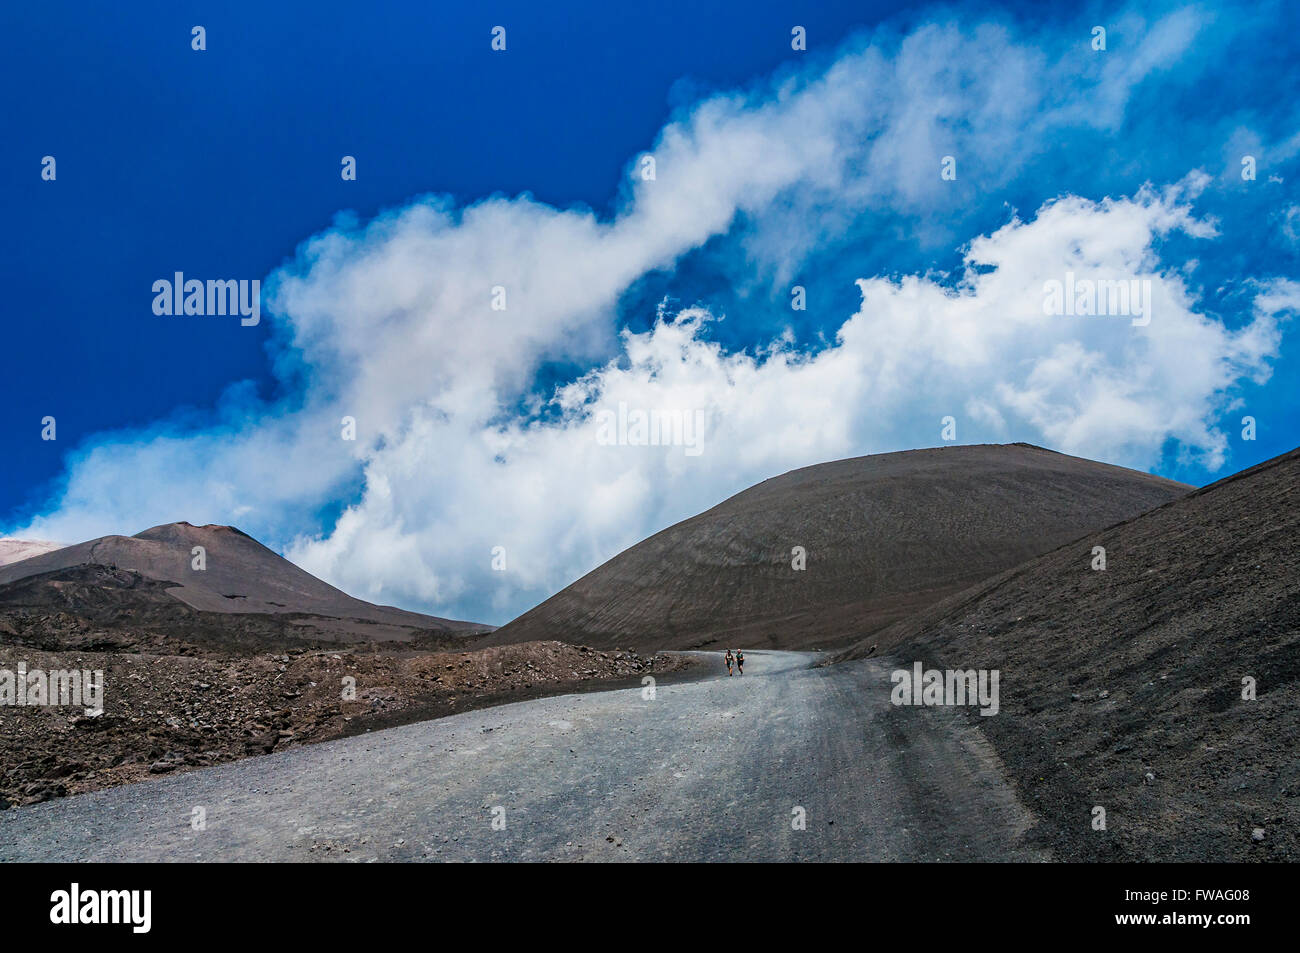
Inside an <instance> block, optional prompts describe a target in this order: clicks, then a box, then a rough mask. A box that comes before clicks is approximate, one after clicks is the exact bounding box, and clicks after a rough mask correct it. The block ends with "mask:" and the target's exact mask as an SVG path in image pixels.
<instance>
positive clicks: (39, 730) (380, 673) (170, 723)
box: [0, 642, 682, 809]
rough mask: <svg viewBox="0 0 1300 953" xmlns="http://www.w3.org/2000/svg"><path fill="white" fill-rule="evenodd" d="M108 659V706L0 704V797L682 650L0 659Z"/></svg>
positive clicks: (227, 752) (663, 660)
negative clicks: (89, 711)
mask: <svg viewBox="0 0 1300 953" xmlns="http://www.w3.org/2000/svg"><path fill="white" fill-rule="evenodd" d="M19 663H23V664H24V665H25V667H26V669H27V670H28V671H29V672H31V671H32V670H36V669H41V670H44V671H50V670H56V669H65V670H72V669H75V670H89V671H96V670H98V671H102V672H103V673H104V675H103V678H104V685H105V689H104V712H103V714H101V715H99V716H97V717H91V716H88V715H86V714H85V713H84V712H83V710H82V709H80V708H68V707H22V708H19V707H0V809H3V808H7V807H10V806H12V805H20V804H28V803H35V802H38V801H44V800H48V799H49V798H52V797H60V796H63V795H66V794H75V793H78V792H81V791H91V790H96V789H98V788H103V787H110V786H113V785H116V784H125V783H129V782H132V781H139V780H143V779H146V778H149V777H151V776H153V775H158V774H166V773H170V772H172V771H177V770H185V769H187V768H193V767H198V766H202V765H210V764H220V763H222V762H225V761H233V760H236V759H238V758H243V757H247V756H250V755H259V754H264V753H268V752H271V751H279V750H283V749H285V748H287V747H291V746H293V745H301V744H308V743H311V742H315V741H323V740H326V739H329V738H338V737H343V736H347V735H352V734H358V733H361V732H366V731H371V730H374V729H377V728H388V727H392V726H394V725H400V724H406V723H409V722H413V721H421V720H424V719H427V718H436V717H439V716H442V715H447V714H451V713H454V712H458V711H467V710H470V709H475V708H483V707H488V706H491V705H495V704H500V703H504V702H510V701H518V700H521V699H526V698H535V697H539V696H541V695H547V694H559V693H565V692H575V691H585V690H588V689H590V688H591V687H592V686H593V685H594V684H598V685H599V686H601V687H611V685H619V684H623V682H624V681H629V680H630V683H631V684H637V685H639V684H640V679H641V678H642V677H643V676H645V675H647V674H654V675H656V676H659V675H663V674H665V673H669V672H673V671H675V670H677V669H679V668H680V667H681V666H682V662H681V660H680V659H679V658H677V657H668V656H653V657H646V656H641V655H637V654H635V653H632V652H612V651H611V652H602V651H597V650H593V649H587V648H585V647H581V646H572V645H562V644H560V643H558V642H535V643H528V644H524V645H513V646H508V647H504V648H494V649H484V650H480V651H476V652H422V651H412V650H410V649H403V650H401V651H393V650H392V649H391V648H382V647H375V650H374V651H359V650H355V649H349V650H338V649H323V650H320V649H318V650H307V649H302V648H292V649H289V650H287V651H285V652H284V653H279V654H277V653H263V654H258V655H253V656H249V655H246V654H238V655H234V654H228V655H224V656H223V655H219V654H217V653H212V652H201V653H200V652H195V653H194V654H190V655H159V654H153V653H126V652H91V651H77V650H73V651H60V652H48V651H40V650H34V649H32V648H30V647H26V646H23V645H15V644H12V643H7V644H0V670H3V669H7V670H10V671H16V670H17V668H18V665H19Z"/></svg>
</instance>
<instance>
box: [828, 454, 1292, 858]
mask: <svg viewBox="0 0 1300 953" xmlns="http://www.w3.org/2000/svg"><path fill="white" fill-rule="evenodd" d="M1298 500H1300V450H1293V451H1291V452H1290V453H1287V454H1283V455H1282V456H1280V457H1276V458H1275V459H1273V460H1269V461H1267V462H1265V463H1262V464H1260V465H1259V466H1256V467H1252V468H1250V469H1248V470H1244V471H1242V472H1241V473H1238V474H1236V475H1234V476H1231V477H1228V478H1227V479H1224V480H1220V481H1219V482H1217V483H1214V484H1211V485H1210V486H1207V487H1205V488H1203V489H1200V490H1197V491H1195V492H1194V493H1191V494H1189V495H1188V496H1185V497H1183V498H1182V499H1179V500H1175V501H1173V502H1171V503H1169V504H1167V505H1165V506H1162V507H1159V508H1158V509H1155V510H1153V511H1151V512H1149V513H1145V514H1143V515H1141V516H1138V517H1136V518H1134V519H1131V520H1128V521H1126V522H1123V523H1120V524H1119V525H1115V526H1111V527H1108V528H1106V529H1103V530H1100V531H1098V532H1094V533H1091V534H1090V535H1088V536H1086V537H1084V538H1082V539H1079V540H1075V541H1074V542H1072V543H1070V544H1068V545H1066V546H1062V547H1061V548H1059V549H1057V550H1055V551H1053V552H1051V553H1047V554H1045V555H1043V556H1040V557H1038V558H1036V559H1033V560H1030V561H1028V562H1026V563H1024V564H1023V565H1020V566H1017V567H1015V568H1014V569H1012V570H1011V571H1009V572H1006V573H1003V574H1000V575H998V576H996V577H994V578H992V579H989V580H986V581H985V582H983V583H980V584H979V585H977V586H975V587H973V588H972V589H969V590H967V591H966V592H963V593H961V594H960V595H958V596H956V597H955V598H952V599H950V600H948V601H947V602H946V603H945V604H943V605H940V606H936V607H933V608H932V609H931V610H929V611H927V612H922V613H919V614H917V615H916V616H914V617H912V618H910V619H907V620H905V621H903V622H900V623H899V624H897V625H895V626H893V627H891V628H890V629H888V630H886V631H883V632H880V633H878V634H876V635H875V636H873V637H872V638H871V639H869V640H868V642H871V643H875V644H876V649H877V653H885V654H887V655H888V656H890V657H891V658H892V659H893V660H895V661H896V662H897V663H898V664H899V665H900V666H902V667H907V666H908V665H910V664H912V662H913V660H919V661H923V662H925V663H926V664H927V666H928V665H929V664H930V663H933V664H934V665H935V666H936V667H939V668H952V669H961V670H968V669H988V670H994V669H996V670H998V671H999V672H1000V673H1001V674H1000V682H1001V687H1000V694H1001V711H1000V713H999V714H998V715H997V716H995V717H986V718H984V717H978V716H976V717H975V718H974V721H976V722H977V723H978V725H979V728H980V729H981V730H982V731H983V732H984V734H985V735H986V736H987V737H988V738H989V739H990V741H992V743H993V745H994V747H995V748H996V749H997V752H998V754H999V755H1000V756H1001V759H1002V761H1003V762H1004V763H1005V764H1006V765H1007V767H1008V769H1009V770H1010V771H1011V773H1012V776H1013V777H1014V778H1015V780H1016V783H1017V785H1018V786H1019V787H1020V789H1021V791H1022V794H1023V795H1024V798H1025V800H1026V803H1028V804H1030V806H1031V807H1034V808H1035V810H1036V811H1037V812H1038V813H1040V814H1041V816H1042V817H1043V819H1044V820H1043V827H1042V830H1041V831H1040V832H1039V836H1040V837H1041V839H1042V840H1043V841H1044V842H1045V843H1046V844H1048V845H1049V846H1053V847H1055V848H1057V849H1058V850H1059V852H1060V854H1061V855H1062V856H1071V857H1077V858H1080V859H1106V860H1147V861H1153V860H1160V861H1173V860H1177V861H1196V862H1201V861H1223V860H1261V859H1269V860H1300V759H1297V758H1296V756H1295V746H1296V739H1297V738H1300V542H1297V541H1298V540H1300V506H1297V501H1298ZM1094 547H1103V548H1104V549H1105V555H1106V568H1105V570H1104V571H1103V570H1100V569H1094V568H1092V567H1093V563H1094V558H1095V557H1094V555H1093V551H1094ZM868 654H872V651H871V645H869V644H867V642H864V643H860V644H859V645H857V646H855V647H854V648H853V649H852V650H850V651H848V652H846V653H845V655H844V656H843V657H844V658H855V657H860V656H863V655H868ZM1248 689H1253V692H1254V698H1248V697H1244V696H1245V695H1247V694H1249V691H1248ZM1097 806H1101V807H1103V808H1104V809H1105V811H1106V818H1107V829H1106V830H1105V831H1099V830H1095V829H1094V828H1093V827H1092V826H1091V823H1090V821H1091V818H1092V816H1093V812H1094V808H1095V807H1097Z"/></svg>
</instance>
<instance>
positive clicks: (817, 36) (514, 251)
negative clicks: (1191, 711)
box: [0, 2, 1300, 623]
mask: <svg viewBox="0 0 1300 953" xmlns="http://www.w3.org/2000/svg"><path fill="white" fill-rule="evenodd" d="M569 7H570V8H571V13H568V14H566V15H561V14H559V13H558V12H556V11H555V10H554V9H553V8H545V9H543V8H540V7H538V6H537V5H536V4H498V5H495V6H494V7H493V8H492V9H491V11H490V12H482V11H480V10H478V9H477V5H465V9H464V10H461V11H457V10H448V9H441V8H439V5H429V4H405V3H401V4H384V5H381V6H380V7H379V8H378V9H366V10H364V11H361V10H359V9H358V8H356V7H355V6H354V5H347V6H344V5H341V4H340V5H335V4H329V3H325V4H314V5H311V6H303V7H302V8H300V9H293V10H289V9H282V8H278V7H275V8H271V9H267V8H265V6H264V5H253V4H239V3H233V4H224V5H222V6H221V7H220V8H219V9H214V8H211V7H208V6H207V5H197V4H196V5H189V4H172V3H169V4H161V3H159V4H132V5H130V6H129V7H127V8H124V9H113V10H108V9H105V8H100V7H96V6H92V5H84V6H83V5H61V4H57V3H54V4H41V5H26V6H23V7H21V8H16V7H13V6H12V5H11V7H9V8H6V9H5V10H4V11H3V12H2V13H0V47H2V49H3V53H4V55H3V57H0V71H3V72H4V74H5V75H4V77H3V78H4V80H5V82H4V84H3V89H4V93H3V94H0V95H3V97H4V110H3V111H4V115H5V117H6V118H5V127H6V135H5V142H4V146H3V148H2V149H0V161H2V162H3V169H2V170H0V171H2V173H3V174H2V175H0V190H3V192H2V194H3V208H5V209H6V210H7V211H8V212H9V224H10V227H9V228H8V229H5V231H4V237H3V238H2V239H0V242H2V243H3V244H2V245H0V253H2V254H3V260H4V262H5V263H6V266H5V279H6V280H5V299H4V300H5V330H6V344H7V347H6V348H5V349H4V354H5V360H4V364H3V380H4V385H3V386H4V389H5V397H6V399H5V400H4V401H0V433H3V434H4V435H5V449H6V455H5V460H6V466H5V467H4V468H3V469H0V531H6V532H11V533H14V534H16V535H24V536H43V537H46V538H55V539H59V540H64V541H71V540H73V539H74V538H85V537H88V536H93V535H99V534H101V533H105V532H122V533H133V532H137V531H139V530H141V529H143V528H145V527H146V526H148V525H152V524H154V523H159V522H165V521H170V520H179V519H188V520H190V521H191V522H209V521H211V522H223V523H234V524H236V525H239V526H241V528H243V529H245V530H247V531H248V532H251V533H253V534H254V535H256V536H258V537H259V538H262V539H264V540H266V541H267V542H268V543H269V544H270V545H273V546H275V547H276V548H279V549H282V550H283V551H285V552H287V553H288V554H289V555H291V556H292V557H293V558H295V559H296V560H297V561H299V562H300V563H301V564H303V565H305V566H307V567H308V568H309V569H311V570H312V571H314V572H317V573H318V574H320V575H322V576H324V577H326V578H328V579H330V581H332V582H335V583H336V584H339V585H342V586H343V587H344V588H347V589H348V590H349V591H352V592H355V593H356V594H358V595H362V596H364V597H367V598H374V599H378V600H380V601H389V602H396V603H399V604H403V605H409V606H412V607H415V608H424V609H427V610H430V611H435V612H438V613H439V614H444V615H451V616H459V617H468V618H474V619H480V620H483V621H490V622H498V623H499V622H503V621H505V620H506V619H508V618H509V617H511V616H512V615H513V614H515V613H516V612H518V611H520V610H522V609H524V608H527V607H528V606H529V605H531V604H533V603H535V602H536V601H538V600H539V599H540V598H543V597H544V596H545V595H547V594H549V592H551V591H554V590H555V589H556V588H558V587H559V586H561V585H563V584H565V583H566V582H568V581H571V580H572V579H573V578H575V577H576V576H577V575H579V574H581V573H582V572H585V571H586V570H588V569H590V568H592V567H593V566H594V565H596V564H598V563H599V562H600V561H602V560H603V559H605V558H608V557H609V556H611V555H613V554H614V553H615V552H617V551H618V550H619V549H621V548H623V547H625V546H626V545H629V544H631V543H633V542H636V541H637V540H638V539H640V538H643V537H644V536H645V535H648V534H649V533H651V532H654V531H656V530H657V529H660V528H662V527H663V526H665V525H668V524H669V523H671V522H673V521H675V520H677V519H681V518H684V517H686V516H689V515H691V514H693V513H695V512H698V511H699V510H701V509H703V508H706V507H707V506H709V505H712V504H713V503H715V502H717V501H718V500H720V499H722V498H724V497H725V496H727V495H729V494H730V493H733V492H736V491H738V490H740V489H743V488H744V487H745V486H748V485H750V484H752V483H753V482H756V481H757V480H761V479H763V478H765V477H767V476H771V475H774V474H775V473H779V472H782V471H783V470H786V469H789V468H791V467H793V466H799V465H805V464H809V463H815V462H819V461H821V460H825V459H833V458H836V457H842V456H849V455H854V454H858V453H869V452H877V451H885V450H895V449H906V448H910V447H919V446H933V445H936V444H939V443H941V442H942V438H941V432H940V423H939V422H940V420H941V419H942V418H943V417H945V416H949V415H951V416H952V417H953V418H954V420H955V421H956V423H957V439H958V442H1004V441H1011V440H1026V441H1029V442H1033V443H1038V444H1043V445H1047V446H1052V447H1053V448H1055V449H1060V450H1063V451H1067V452H1073V453H1079V454H1080V455H1084V456H1092V457H1095V458H1098V459H1105V460H1108V461H1111V462H1115V463H1120V464H1125V465H1129V466H1136V467H1140V468H1143V469H1149V470H1152V471H1153V472H1157V473H1161V474H1163V475H1166V476H1170V477H1173V478H1176V479H1180V480H1184V481H1187V482H1191V483H1196V484H1203V483H1206V482H1210V481H1212V480H1214V479H1217V478H1219V477H1221V476H1224V475H1226V474H1228V473H1231V472H1233V471H1235V470H1238V469H1241V468H1242V467H1245V466H1249V465H1251V464H1254V463H1256V462H1259V461H1260V460H1263V459H1267V458H1268V457H1271V456H1274V455H1276V454H1278V453H1281V452H1284V451H1286V450H1289V449H1291V448H1292V447H1294V446H1296V445H1297V444H1300V438H1298V436H1297V431H1298V430H1300V427H1298V426H1297V424H1296V415H1295V412H1294V407H1295V406H1296V399H1297V397H1300V384H1298V383H1297V381H1300V376H1298V375H1297V374H1296V367H1297V362H1298V361H1300V354H1298V353H1297V345H1296V342H1295V330H1294V326H1293V323H1292V317H1291V316H1292V314H1293V312H1294V308H1295V302H1296V300H1297V296H1298V292H1297V288H1296V286H1295V285H1294V284H1293V281H1294V279H1296V278H1297V276H1298V274H1300V267H1297V266H1298V265H1300V206H1298V205H1297V203H1298V202H1300V199H1297V195H1296V190H1295V188H1294V182H1295V181H1296V176H1297V174H1300V121H1298V120H1300V107H1298V106H1297V103H1300V96H1298V95H1297V93H1300V89H1297V86H1300V75H1298V73H1297V71H1296V70H1295V69H1294V67H1293V64H1294V62H1295V60H1296V54H1297V50H1296V46H1297V44H1300V39H1297V37H1300V29H1297V28H1300V18H1298V17H1297V14H1296V12H1295V9H1294V6H1291V7H1288V5H1285V4H1277V3H1272V4H1271V3H1265V4H1242V5H1229V4H1163V5H1160V4H1157V5H1149V4H1144V5H1142V6H1140V7H1137V6H1134V7H1127V6H1125V5H1122V4H1096V5H1092V6H1084V7H1079V6H1078V5H1075V4H1069V5H1061V6H1059V7H1056V8H1053V6H1051V5H1045V4H1039V3H1032V4H960V3H959V4H951V5H944V6H931V7H924V6H923V7H918V8H914V9H912V10H907V11H901V12H900V11H899V10H897V9H895V8H893V7H891V6H890V5H883V4H882V5H874V4H863V3H853V4H848V3H845V4H835V3H823V4H818V5H816V7H815V9H814V8H812V7H809V6H804V5H799V4H776V3H761V2H758V3H745V4H731V3H691V4H681V5H671V6H669V5H659V4H657V5H652V6H651V7H649V8H646V9H644V10H636V11H626V10H617V9H614V8H610V7H608V6H607V5H586V4H578V5H569ZM195 24H202V25H203V26H204V27H205V29H206V33H207V49H206V50H204V51H202V52H197V51H194V50H192V49H191V45H190V38H191V28H192V27H193V26H194V25H195ZM498 24H500V25H504V26H505V27H506V31H507V48H506V50H505V51H504V52H494V51H493V50H492V49H491V48H490V41H491V35H490V31H491V29H492V27H493V26H495V25H498ZM795 25H800V26H803V27H805V28H806V31H807V37H808V49H807V50H806V51H795V50H792V49H791V43H790V38H791V28H792V27H793V26H795ZM1097 25H1102V26H1104V27H1105V28H1106V31H1107V33H1106V41H1107V42H1106V49H1105V50H1094V49H1092V46H1091V41H1092V30H1093V27H1094V26H1097ZM644 154H651V155H653V156H654V157H655V158H656V160H657V163H658V165H657V174H656V179H655V180H654V181H644V180H642V179H641V178H640V176H639V175H638V170H639V165H638V161H639V158H640V157H641V156H642V155H644ZM47 155H51V156H54V157H55V159H56V162H57V178H56V179H55V180H54V181H52V182H51V181H43V180H42V178H41V175H40V172H41V160H42V157H44V156H47ZM344 155H351V156H355V157H356V160H357V169H358V175H357V178H356V180H355V181H344V180H343V179H342V178H341V177H340V174H339V169H340V158H341V157H342V156H344ZM945 155H952V156H954V158H955V160H956V169H957V175H956V178H955V179H954V180H951V181H948V180H944V179H942V178H941V176H940V162H941V159H942V157H943V156H945ZM1247 155H1249V156H1251V157H1253V159H1254V161H1255V164H1256V175H1255V178H1254V179H1253V180H1244V179H1243V178H1242V175H1241V161H1242V157H1243V156H1247ZM1057 252H1059V254H1057ZM1054 255H1055V257H1053V256H1054ZM1072 263H1073V264H1072ZM1076 265H1077V269H1078V271H1079V273H1080V275H1083V274H1084V273H1085V272H1088V273H1091V274H1093V275H1094V276H1097V277H1100V278H1106V277H1116V276H1122V277H1125V278H1129V277H1132V278H1135V279H1146V280H1148V281H1151V282H1153V283H1154V284H1153V287H1154V294H1155V298H1154V310H1153V312H1152V322H1151V325H1150V327H1149V328H1139V327H1136V326H1133V325H1131V324H1130V323H1129V322H1128V321H1127V320H1125V319H1123V318H1115V317H1110V318H1101V317H1092V318H1077V317H1076V318H1071V319H1065V318H1051V319H1043V317H1042V315H1041V309H1039V308H1038V307H1037V305H1038V303H1039V302H1038V300H1037V297H1036V296H1038V295H1040V293H1041V288H1042V286H1043V282H1044V281H1050V280H1055V279H1058V278H1060V277H1063V275H1064V273H1065V272H1066V271H1067V270H1071V271H1072V270H1074V269H1075V267H1076ZM176 271H183V272H184V273H185V274H186V275H187V276H191V277H197V278H200V279H206V278H235V279H258V280H261V281H262V282H263V284H264V291H265V294H266V314H265V316H264V318H263V320H262V322H261V324H260V325H259V326H257V327H255V328H244V327H240V325H239V322H238V320H237V319H236V320H231V319H229V318H222V317H201V316H179V317H178V316H157V315H155V314H154V313H153V311H152V310H151V302H152V300H153V294H152V291H151V290H150V289H151V285H152V283H153V282H154V281H155V280H157V279H159V278H169V277H170V276H171V275H172V274H173V273H174V272H176ZM795 285H798V286H800V287H803V288H805V290H806V298H807V309H806V310H804V311H798V312H796V311H793V310H792V309H791V307H790V302H791V288H792V287H794V286H795ZM497 286H501V287H504V288H505V289H506V292H507V294H508V295H509V301H510V302H511V303H510V305H509V307H508V308H507V310H506V311H504V312H501V313H497V312H493V311H492V310H491V309H490V308H488V307H486V305H485V304H484V303H485V302H486V301H487V300H488V298H489V294H490V290H491V289H492V288H494V287H497ZM1035 289H1039V290H1035ZM622 332H627V333H626V334H625V335H623V336H621V334H622ZM619 403H622V404H624V405H626V406H630V407H632V409H633V410H635V409H636V408H638V407H644V408H647V409H651V410H653V409H657V408H668V409H674V410H680V411H684V412H686V413H688V414H691V413H694V412H695V411H697V410H698V411H700V412H701V413H704V414H705V415H706V417H707V419H708V420H709V421H710V425H709V427H708V428H707V437H706V440H705V442H704V444H703V448H704V452H702V453H700V454H698V455H689V454H686V453H683V452H682V448H680V447H676V448H663V447H638V446H613V447H611V446H606V445H603V444H599V443H598V442H597V441H593V437H592V431H593V426H594V425H593V421H594V419H595V415H596V410H597V409H598V408H599V407H602V406H617V405H618V404H619ZM1247 414H1249V415H1251V416H1253V417H1254V418H1255V419H1256V421H1257V428H1258V429H1257V437H1256V439H1255V440H1253V441H1247V440H1243V439H1242V438H1241V430H1242V427H1241V423H1240V421H1241V418H1242V417H1243V416H1244V415H1247ZM344 415H348V416H352V417H354V418H355V419H356V420H357V422H358V423H357V429H358V438H357V440H355V441H342V440H340V439H339V420H340V418H341V417H342V416H344ZM46 416H54V417H55V418H56V420H57V440H54V441H42V440H41V439H40V432H41V420H42V418H44V417H46ZM497 547H500V548H501V550H502V552H504V554H505V559H504V565H505V568H504V569H502V568H501V565H500V562H501V560H496V564H495V565H494V562H493V560H492V559H491V558H490V557H489V555H488V554H489V553H491V552H495V551H496V549H497Z"/></svg>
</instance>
